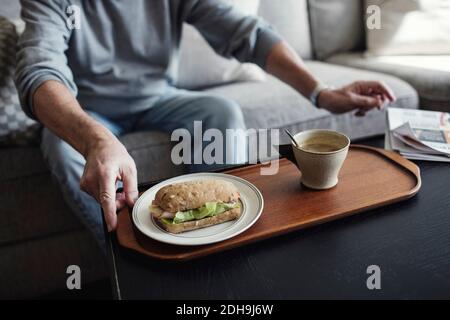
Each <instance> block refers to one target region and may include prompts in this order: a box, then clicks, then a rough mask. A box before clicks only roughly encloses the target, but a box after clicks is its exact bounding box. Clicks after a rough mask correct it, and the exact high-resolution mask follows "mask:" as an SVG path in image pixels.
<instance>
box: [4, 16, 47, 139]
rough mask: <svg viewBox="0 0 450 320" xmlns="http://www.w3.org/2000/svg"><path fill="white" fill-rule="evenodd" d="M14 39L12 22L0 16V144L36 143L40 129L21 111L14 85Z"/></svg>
mask: <svg viewBox="0 0 450 320" xmlns="http://www.w3.org/2000/svg"><path fill="white" fill-rule="evenodd" d="M17 39H18V35H17V32H16V28H15V26H14V24H12V23H11V22H10V21H9V20H8V19H5V18H3V17H1V16H0V146H24V145H25V146H26V145H36V144H37V143H38V136H39V131H40V125H39V124H38V123H37V122H35V121H33V120H31V119H30V118H28V117H27V116H26V115H25V113H24V112H23V111H22V108H21V107H20V103H19V97H18V94H17V90H16V86H15V85H14V70H15V65H16V63H15V62H16V51H17Z"/></svg>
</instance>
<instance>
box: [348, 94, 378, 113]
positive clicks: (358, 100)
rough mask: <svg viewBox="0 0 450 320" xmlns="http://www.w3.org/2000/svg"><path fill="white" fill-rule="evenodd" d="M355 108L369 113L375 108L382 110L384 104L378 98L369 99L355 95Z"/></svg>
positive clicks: (353, 98)
mask: <svg viewBox="0 0 450 320" xmlns="http://www.w3.org/2000/svg"><path fill="white" fill-rule="evenodd" d="M352 101H353V106H354V107H355V108H358V109H361V110H362V111H369V110H370V109H373V108H380V107H381V105H382V102H381V101H380V100H379V99H378V98H376V97H367V96H361V95H354V96H353V97H352Z"/></svg>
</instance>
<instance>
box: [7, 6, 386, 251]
mask: <svg viewBox="0 0 450 320" xmlns="http://www.w3.org/2000/svg"><path fill="white" fill-rule="evenodd" d="M21 3H22V18H23V20H24V21H25V22H26V30H25V32H24V34H23V35H22V37H21V40H20V43H19V52H18V67H17V75H16V84H17V87H18V90H19V93H20V97H21V103H22V106H23V108H24V110H25V112H27V114H28V115H29V116H30V117H33V118H35V119H38V120H39V121H40V122H42V123H43V125H44V126H45V129H44V132H43V137H42V151H43V154H44V156H45V159H46V161H47V162H48V165H49V167H50V169H51V171H52V173H53V174H54V176H55V177H56V179H57V180H58V182H59V184H60V186H61V188H62V190H63V194H64V197H65V200H66V201H67V203H68V204H69V206H70V207H71V208H72V210H73V211H74V212H75V213H76V214H77V215H79V217H80V218H81V220H82V221H83V222H84V223H85V225H86V226H87V227H88V228H89V229H90V230H91V231H92V232H93V233H94V235H95V236H96V237H97V240H98V241H99V242H100V244H102V243H103V237H104V235H103V233H102V220H101V213H100V212H101V210H100V205H101V207H102V208H103V211H104V215H105V220H106V223H107V226H108V229H109V230H110V231H111V230H114V229H115V227H116V219H117V217H116V210H117V209H119V208H120V207H123V206H124V205H126V204H128V205H133V203H134V201H135V199H136V197H137V195H138V193H137V181H136V180H137V178H136V167H135V164H134V162H133V159H132V158H131V156H130V155H129V154H128V153H127V150H126V149H125V147H124V146H123V145H122V144H121V143H120V142H119V140H118V139H117V137H118V136H120V135H122V134H124V133H128V132H132V131H142V130H150V129H151V130H162V131H165V132H168V133H171V132H172V131H173V130H175V129H177V128H185V129H188V130H190V131H192V130H193V122H194V121H195V120H201V121H203V129H205V130H206V129H209V128H216V129H219V130H220V131H222V132H224V131H225V130H226V129H245V124H244V120H243V116H242V112H241V110H240V107H239V106H238V105H237V104H236V103H235V102H234V101H232V100H229V99H226V98H223V97H219V96H214V95H211V94H207V93H198V92H191V91H186V90H180V89H177V88H175V87H174V85H173V83H174V82H175V80H176V77H177V75H176V70H175V68H174V66H175V65H176V64H174V63H173V62H174V60H175V59H177V53H178V47H179V43H180V37H181V29H182V24H183V23H184V22H186V23H189V24H191V25H193V26H194V27H195V28H197V29H198V30H199V31H200V33H201V34H202V35H203V37H204V38H205V39H206V40H207V41H208V43H209V44H210V45H211V46H212V47H213V48H214V49H215V51H216V52H218V53H219V54H221V55H223V56H225V57H235V58H237V59H238V60H240V61H243V62H244V61H245V62H253V63H256V64H258V65H259V66H261V67H262V68H264V69H265V70H266V71H267V72H269V73H271V74H273V75H275V76H276V77H278V78H279V79H281V80H282V81H284V82H286V83H287V84H289V85H290V86H292V87H293V88H295V89H296V90H297V91H298V92H299V93H300V94H302V95H304V96H305V97H308V98H310V99H311V100H312V101H313V102H314V103H315V104H316V105H317V107H320V108H324V109H327V110H329V111H331V112H335V113H343V112H348V111H351V110H356V112H357V114H359V115H364V113H365V112H367V111H368V110H370V109H372V108H381V107H382V106H383V104H384V103H385V102H386V101H388V100H390V101H392V100H394V96H393V94H392V92H391V91H390V90H389V89H388V88H386V87H385V86H384V85H383V84H381V83H378V82H356V83H353V84H350V85H348V86H346V87H344V88H339V89H331V88H328V87H326V86H324V85H323V84H321V82H320V81H319V79H316V78H315V77H314V75H312V74H311V73H310V72H308V70H306V68H305V66H304V64H303V63H302V60H301V58H300V57H299V56H298V55H297V54H296V53H295V51H294V50H293V49H291V47H290V46H289V44H287V43H286V42H285V41H283V39H282V38H281V37H280V36H279V35H278V34H277V33H276V32H275V31H274V30H273V29H272V28H271V27H270V26H269V25H268V24H267V23H266V22H264V21H263V20H261V19H258V18H256V17H250V16H245V15H243V14H241V13H240V12H238V11H236V10H235V9H233V7H231V6H230V5H228V4H226V2H221V1H219V0H133V1H129V0H127V1H125V0H103V1H94V0H22V1H21ZM74 5H76V8H77V10H75V11H76V12H77V13H79V18H80V21H79V28H71V26H70V24H68V23H67V19H68V15H67V12H71V10H72V12H73V10H74V9H73V8H74V7H73V6H74ZM280 5H282V4H280ZM69 7H70V8H69ZM68 8H69V10H68ZM236 157H237V156H236ZM236 157H235V159H236ZM118 181H122V182H123V187H124V192H123V194H118V195H116V191H115V190H116V189H115V187H116V183H117V182H118ZM80 187H81V190H83V191H85V192H83V191H81V190H80ZM99 204H100V205H99Z"/></svg>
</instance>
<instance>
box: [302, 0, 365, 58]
mask: <svg viewBox="0 0 450 320" xmlns="http://www.w3.org/2000/svg"><path fill="white" fill-rule="evenodd" d="M309 15H310V21H311V35H312V43H313V46H314V53H315V57H316V58H317V59H319V60H324V59H326V58H328V57H329V56H331V55H332V54H334V53H337V52H344V51H350V50H360V49H363V48H364V47H365V32H364V19H363V4H362V1H355V0H309Z"/></svg>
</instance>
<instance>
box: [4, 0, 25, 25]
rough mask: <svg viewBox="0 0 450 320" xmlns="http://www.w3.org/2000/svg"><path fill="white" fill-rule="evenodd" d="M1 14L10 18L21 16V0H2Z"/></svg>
mask: <svg viewBox="0 0 450 320" xmlns="http://www.w3.org/2000/svg"><path fill="white" fill-rule="evenodd" d="M0 16H3V17H6V18H8V19H10V20H14V19H18V18H19V17H20V3H19V0H1V5H0Z"/></svg>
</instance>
